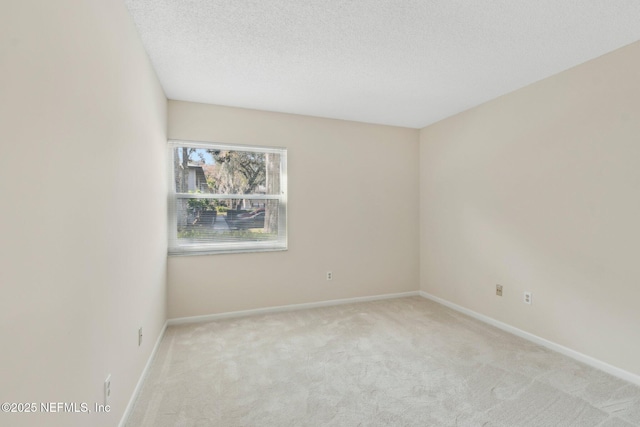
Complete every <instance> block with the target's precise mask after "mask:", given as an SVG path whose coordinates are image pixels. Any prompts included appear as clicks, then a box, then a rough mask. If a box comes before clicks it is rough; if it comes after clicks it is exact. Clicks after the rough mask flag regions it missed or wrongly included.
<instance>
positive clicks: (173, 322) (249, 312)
mask: <svg viewBox="0 0 640 427" xmlns="http://www.w3.org/2000/svg"><path fill="white" fill-rule="evenodd" d="M419 295H420V293H419V292H418V291H413V292H401V293H396V294H383V295H373V296H368V297H356V298H344V299H334V300H329V301H320V302H309V303H303V304H291V305H281V306H277V307H266V308H256V309H253V310H242V311H231V312H227V313H218V314H206V315H203V316H191V317H178V318H175V319H169V320H168V324H169V325H182V324H185V323H200V322H210V321H212V320H219V319H230V318H234V317H245V316H255V315H258V314H267V313H280V312H284V311H295V310H304V309H308V308H318V307H329V306H332V305H341V304H353V303H356V302H366V301H377V300H383V299H392V298H404V297H413V296H419Z"/></svg>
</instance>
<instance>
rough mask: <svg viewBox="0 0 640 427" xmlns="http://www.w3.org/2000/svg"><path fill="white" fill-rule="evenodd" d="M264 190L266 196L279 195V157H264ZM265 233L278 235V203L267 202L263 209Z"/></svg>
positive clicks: (272, 154)
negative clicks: (265, 190)
mask: <svg viewBox="0 0 640 427" xmlns="http://www.w3.org/2000/svg"><path fill="white" fill-rule="evenodd" d="M266 169H267V170H266V181H267V182H266V189H267V194H280V155H279V154H274V153H267V155H266ZM264 231H265V233H273V234H278V201H277V200H267V201H266V204H265V209H264Z"/></svg>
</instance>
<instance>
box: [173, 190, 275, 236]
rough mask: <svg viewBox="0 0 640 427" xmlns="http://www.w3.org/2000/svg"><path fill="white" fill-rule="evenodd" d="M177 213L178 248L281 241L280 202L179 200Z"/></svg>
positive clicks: (176, 207) (177, 201)
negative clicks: (279, 228) (279, 231)
mask: <svg viewBox="0 0 640 427" xmlns="http://www.w3.org/2000/svg"><path fill="white" fill-rule="evenodd" d="M175 209H176V211H175V212H176V219H177V229H176V232H177V234H176V237H177V241H176V242H175V243H176V244H175V246H185V245H186V246H188V245H203V244H212V243H225V242H227V243H241V242H269V241H277V240H279V239H281V237H279V233H278V227H279V215H280V212H279V211H280V202H279V200H255V199H253V200H249V199H184V198H179V197H178V198H177V200H176V206H175Z"/></svg>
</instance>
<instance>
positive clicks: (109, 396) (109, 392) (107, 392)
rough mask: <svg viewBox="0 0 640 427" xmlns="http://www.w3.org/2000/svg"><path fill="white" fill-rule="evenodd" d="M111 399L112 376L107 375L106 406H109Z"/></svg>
mask: <svg viewBox="0 0 640 427" xmlns="http://www.w3.org/2000/svg"><path fill="white" fill-rule="evenodd" d="M110 398H111V374H109V375H107V379H106V380H104V405H105V406H107V405H108V404H109V399H110Z"/></svg>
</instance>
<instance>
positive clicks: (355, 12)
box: [125, 0, 640, 128]
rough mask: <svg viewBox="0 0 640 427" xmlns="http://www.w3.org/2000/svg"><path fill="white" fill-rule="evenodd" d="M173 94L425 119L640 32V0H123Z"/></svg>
mask: <svg viewBox="0 0 640 427" xmlns="http://www.w3.org/2000/svg"><path fill="white" fill-rule="evenodd" d="M125 3H126V4H127V6H128V8H129V10H130V12H131V14H132V16H133V18H134V21H135V22H136V24H137V26H138V29H139V32H140V35H141V37H142V40H143V43H144V45H145V47H146V50H147V52H148V54H149V56H150V58H151V61H152V63H153V65H154V67H155V69H156V72H157V73H158V76H159V78H160V81H161V82H162V86H163V87H164V90H165V93H166V95H167V97H168V98H170V99H176V100H184V101H194V102H204V103H209V104H218V105H228V106H236V107H245V108H256V109H260V110H269V111H279V112H286V113H295V114H306V115H311V116H320V117H330V118H337V119H345V120H356V121H361V122H369V123H380V124H389V125H397V126H407V127H412V128H421V127H424V126H426V125H428V124H431V123H433V122H436V121H438V120H440V119H443V118H445V117H448V116H451V115H453V114H456V113H458V112H460V111H463V110H466V109H468V108H470V107H473V106H475V105H478V104H480V103H483V102H485V101H488V100H490V99H492V98H495V97H497V96H500V95H502V94H505V93H508V92H511V91H513V90H515V89H518V88H520V87H523V86H525V85H527V84H529V83H532V82H535V81H537V80H540V79H543V78H545V77H548V76H550V75H552V74H556V73H558V72H560V71H562V70H565V69H567V68H570V67H572V66H574V65H578V64H580V63H583V62H585V61H588V60H589V59H592V58H595V57H597V56H600V55H602V54H604V53H607V52H609V51H612V50H614V49H617V48H619V47H622V46H624V45H627V44H629V43H632V42H635V41H637V40H640V0H342V1H341V0H125Z"/></svg>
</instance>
